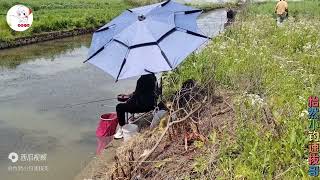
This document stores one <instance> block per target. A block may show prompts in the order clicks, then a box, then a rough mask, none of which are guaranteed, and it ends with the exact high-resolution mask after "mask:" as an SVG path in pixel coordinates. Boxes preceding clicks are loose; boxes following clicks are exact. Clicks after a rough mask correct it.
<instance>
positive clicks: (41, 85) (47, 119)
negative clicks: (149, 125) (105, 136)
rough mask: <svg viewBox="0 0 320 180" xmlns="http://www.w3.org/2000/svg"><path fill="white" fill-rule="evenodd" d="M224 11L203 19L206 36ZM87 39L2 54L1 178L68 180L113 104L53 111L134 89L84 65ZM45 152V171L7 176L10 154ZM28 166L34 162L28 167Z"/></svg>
mask: <svg viewBox="0 0 320 180" xmlns="http://www.w3.org/2000/svg"><path fill="white" fill-rule="evenodd" d="M225 16H226V13H225V11H224V10H218V11H215V12H212V13H207V14H205V15H202V16H201V17H200V19H199V21H198V22H199V27H200V28H201V29H202V31H203V32H204V33H205V34H206V35H208V36H214V35H216V34H217V33H219V31H221V30H222V28H223V23H224V22H225ZM90 37H91V36H90V35H85V36H78V37H72V38H65V39H60V40H55V41H48V42H43V43H39V44H34V45H29V46H24V47H19V48H14V49H8V50H1V51H0V66H1V68H0V92H1V93H0V174H1V179H10V180H11V179H13V180H15V179H24V180H28V179H30V180H31V179H32V180H43V179H47V180H56V179H72V178H73V177H74V176H75V175H76V174H77V173H79V171H80V170H81V168H83V167H84V166H85V165H86V163H87V162H88V161H89V160H90V159H91V158H92V157H93V156H94V152H95V128H96V124H97V122H98V120H99V115H100V114H103V113H106V112H112V111H115V105H116V103H117V102H115V101H105V102H99V103H92V104H87V105H80V106H75V107H73V108H57V107H63V106H65V105H68V104H78V103H83V102H89V101H94V100H99V99H105V98H112V97H116V95H117V94H119V93H129V92H132V91H133V90H134V87H135V83H136V79H135V78H132V79H128V80H123V81H119V82H118V83H115V82H114V79H113V78H112V77H110V76H109V75H107V74H106V73H104V72H102V71H101V70H100V69H98V68H96V67H94V66H92V65H90V64H83V63H82V62H83V60H84V59H85V58H86V55H87V52H88V46H89V44H90V39H91V38H90ZM12 151H15V152H18V153H46V154H47V156H48V158H47V161H46V162H45V165H47V166H48V168H49V171H48V172H46V173H10V172H8V170H7V168H8V166H10V165H12V163H10V161H9V160H8V159H7V156H8V153H10V152H12ZM29 165H32V164H29Z"/></svg>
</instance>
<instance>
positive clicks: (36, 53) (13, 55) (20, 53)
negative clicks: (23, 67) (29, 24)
mask: <svg viewBox="0 0 320 180" xmlns="http://www.w3.org/2000/svg"><path fill="white" fill-rule="evenodd" d="M90 39H91V36H90V35H86V36H75V37H68V38H64V39H58V40H55V41H46V42H41V43H37V44H31V45H28V46H22V47H17V48H11V49H7V50H0V67H7V68H15V67H16V66H18V65H19V64H21V63H24V62H27V61H34V60H36V59H41V58H45V59H49V60H54V59H55V58H56V57H57V56H59V55H60V54H66V53H68V52H71V51H73V50H75V49H77V48H79V47H81V46H85V47H89V45H90Z"/></svg>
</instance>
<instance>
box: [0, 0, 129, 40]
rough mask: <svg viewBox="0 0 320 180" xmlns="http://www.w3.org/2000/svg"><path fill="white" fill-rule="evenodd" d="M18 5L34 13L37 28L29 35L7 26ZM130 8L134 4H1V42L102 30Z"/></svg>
mask: <svg viewBox="0 0 320 180" xmlns="http://www.w3.org/2000/svg"><path fill="white" fill-rule="evenodd" d="M16 4H23V5H26V6H28V7H29V8H31V9H32V10H33V13H34V16H33V17H34V19H33V24H32V26H31V28H29V29H28V30H27V31H25V32H14V31H13V30H11V29H10V27H9V26H8V25H7V22H6V16H5V14H6V13H7V11H8V10H9V9H10V8H11V7H12V6H14V5H16ZM130 7H132V4H130V3H128V2H127V1H124V0H90V1H86V0H67V1H64V0H28V1H15V0H0V14H1V15H0V41H9V40H12V39H14V38H16V37H23V36H29V35H33V34H37V33H41V32H50V31H58V30H70V29H75V28H91V27H98V26H100V25H101V24H104V23H107V22H108V21H110V20H111V19H112V18H114V17H115V16H117V15H119V14H120V13H121V12H122V11H123V10H125V9H127V8H130Z"/></svg>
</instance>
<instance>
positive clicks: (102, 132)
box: [96, 113, 118, 155]
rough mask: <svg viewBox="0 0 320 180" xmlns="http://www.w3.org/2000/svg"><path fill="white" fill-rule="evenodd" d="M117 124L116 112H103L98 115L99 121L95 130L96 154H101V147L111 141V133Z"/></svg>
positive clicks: (112, 133) (113, 132) (114, 130)
mask: <svg viewBox="0 0 320 180" xmlns="http://www.w3.org/2000/svg"><path fill="white" fill-rule="evenodd" d="M117 126H118V118H117V114H116V113H108V114H104V115H102V116H101V117H100V121H99V124H98V127H97V130H96V136H97V150H96V153H97V155H99V154H101V152H102V151H103V149H104V148H105V147H106V146H107V145H108V144H109V143H111V141H112V140H113V135H114V134H115V133H116V130H117Z"/></svg>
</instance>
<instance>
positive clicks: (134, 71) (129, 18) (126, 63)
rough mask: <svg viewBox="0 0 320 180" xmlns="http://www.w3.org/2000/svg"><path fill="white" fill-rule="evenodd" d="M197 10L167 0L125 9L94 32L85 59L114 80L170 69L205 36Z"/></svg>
mask: <svg viewBox="0 0 320 180" xmlns="http://www.w3.org/2000/svg"><path fill="white" fill-rule="evenodd" d="M201 12H202V11H201V10H199V9H194V8H192V7H189V6H185V5H182V4H179V3H176V2H173V1H170V0H169V1H165V2H162V3H157V4H153V5H149V6H143V7H138V8H134V9H128V10H126V11H125V12H123V13H122V14H121V15H120V16H118V17H116V18H115V19H113V20H112V21H111V22H109V23H108V24H106V25H104V26H103V27H101V28H100V29H98V30H97V31H96V32H94V34H93V38H92V43H91V47H90V49H89V55H88V59H87V60H86V61H85V62H89V63H91V64H93V65H95V66H97V67H99V68H100V69H102V70H104V71H105V72H107V73H109V74H110V75H111V76H113V77H114V78H115V79H116V80H119V79H125V78H129V77H133V76H139V75H144V74H149V73H158V72H164V71H170V70H173V69H175V68H176V67H177V66H178V65H179V64H180V63H181V62H182V61H183V60H184V59H185V58H186V57H187V56H188V55H189V54H191V53H192V52H193V51H195V50H196V49H197V48H198V47H199V46H201V45H202V44H203V43H205V42H206V41H207V40H208V39H209V38H208V37H207V36H205V35H203V33H202V32H200V30H199V28H198V26H197V22H196V19H197V17H198V16H199V15H200V14H201Z"/></svg>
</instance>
